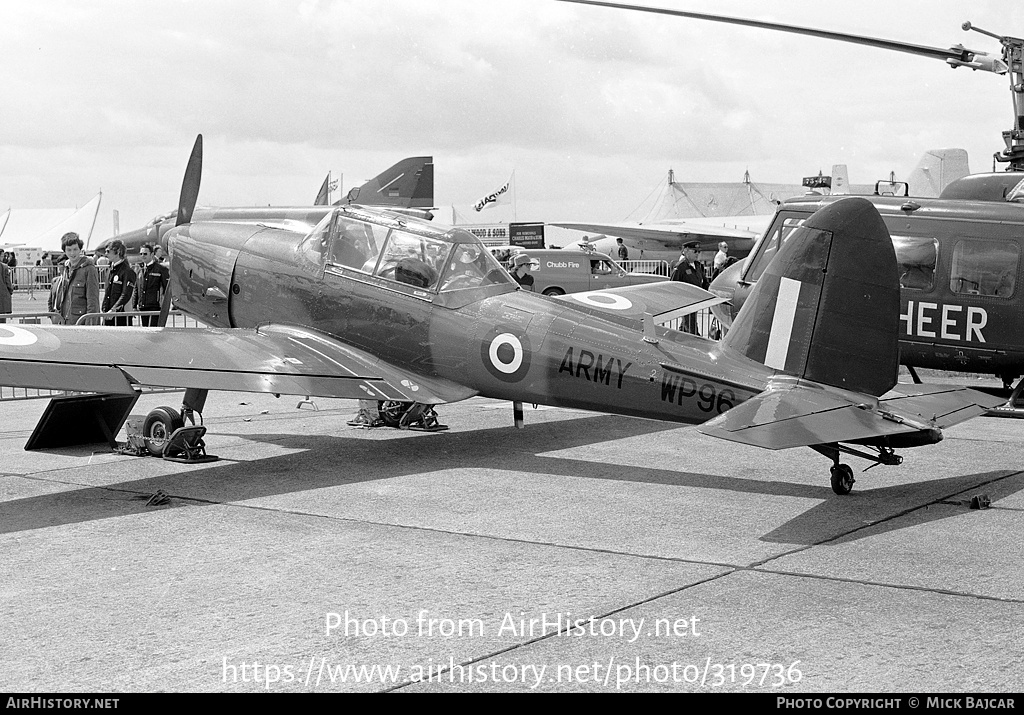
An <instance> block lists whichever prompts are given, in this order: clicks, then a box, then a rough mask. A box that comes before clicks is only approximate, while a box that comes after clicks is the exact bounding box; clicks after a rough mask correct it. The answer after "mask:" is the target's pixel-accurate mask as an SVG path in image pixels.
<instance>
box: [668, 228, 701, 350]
mask: <svg viewBox="0 0 1024 715" xmlns="http://www.w3.org/2000/svg"><path fill="white" fill-rule="evenodd" d="M699 250H700V242H699V241H688V242H687V243H684V244H683V249H682V254H681V255H680V256H679V263H678V264H676V269H675V270H674V271H672V280H674V281H680V282H682V283H690V284H691V285H695V286H697V287H698V288H707V287H708V279H707V277H706V276H705V275H704V265H703V264H702V263H701V262H700V261H698V260H697V251H699ZM683 332H684V333H691V334H693V335H700V333H698V332H697V316H696V315H694V314H693V313H690V314H689V315H687V316H684V317H683Z"/></svg>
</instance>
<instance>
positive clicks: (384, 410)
mask: <svg viewBox="0 0 1024 715" xmlns="http://www.w3.org/2000/svg"><path fill="white" fill-rule="evenodd" d="M409 405H410V403H408V402H399V401H398V400H381V401H380V402H378V403H377V412H378V414H380V418H381V419H382V420H384V424H385V425H386V426H388V427H398V426H399V425H400V424H401V423H402V415H404V414H405V413H406V411H408V409H409Z"/></svg>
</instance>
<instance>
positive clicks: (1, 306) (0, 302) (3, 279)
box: [0, 253, 14, 323]
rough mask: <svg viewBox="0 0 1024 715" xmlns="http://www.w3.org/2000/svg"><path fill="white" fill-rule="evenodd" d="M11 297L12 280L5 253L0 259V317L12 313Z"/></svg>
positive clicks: (2, 319) (1, 319) (0, 320)
mask: <svg viewBox="0 0 1024 715" xmlns="http://www.w3.org/2000/svg"><path fill="white" fill-rule="evenodd" d="M12 295H14V279H13V278H11V269H10V267H9V266H8V265H7V254H6V253H5V254H4V255H3V257H2V258H0V315H3V314H6V313H10V312H12V311H13V301H12V300H11V296H12ZM6 322H7V321H6V320H5V319H4V318H0V323H6Z"/></svg>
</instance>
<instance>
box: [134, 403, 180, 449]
mask: <svg viewBox="0 0 1024 715" xmlns="http://www.w3.org/2000/svg"><path fill="white" fill-rule="evenodd" d="M184 426H185V420H183V419H182V418H181V413H180V412H178V411H177V410H176V409H174V408H173V407H157V408H156V409H155V410H153V411H152V412H150V413H149V414H148V415H146V421H145V422H144V423H143V424H142V436H143V437H144V438H145V440H146V449H147V450H148V451H149V453H150V454H152V455H153V456H154V457H162V456H163V455H164V447H166V446H167V440H169V439H170V437H171V435H172V434H174V431H175V430H177V429H181V428H182V427H184Z"/></svg>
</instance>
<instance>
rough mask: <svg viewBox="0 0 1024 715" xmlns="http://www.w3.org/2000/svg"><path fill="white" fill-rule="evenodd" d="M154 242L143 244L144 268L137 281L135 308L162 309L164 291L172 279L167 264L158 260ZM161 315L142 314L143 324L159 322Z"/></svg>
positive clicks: (145, 325) (148, 324) (140, 271)
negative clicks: (162, 263)
mask: <svg viewBox="0 0 1024 715" xmlns="http://www.w3.org/2000/svg"><path fill="white" fill-rule="evenodd" d="M153 248H154V247H153V244H152V243H144V244H142V248H141V249H140V251H139V252H140V255H141V256H142V263H141V264H139V265H141V266H142V268H141V269H140V270H139V274H138V280H137V281H136V283H135V301H134V304H135V310H149V311H151V310H160V308H161V307H162V305H163V297H164V291H166V290H167V282H168V280H169V279H170V271H168V270H167V266H164V265H161V264H160V263H158V262H157V260H156V253H155V252H154V250H153ZM159 317H160V316H157V315H143V316H141V320H142V325H143V326H144V327H150V326H154V325H156V324H157V322H158V320H159Z"/></svg>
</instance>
